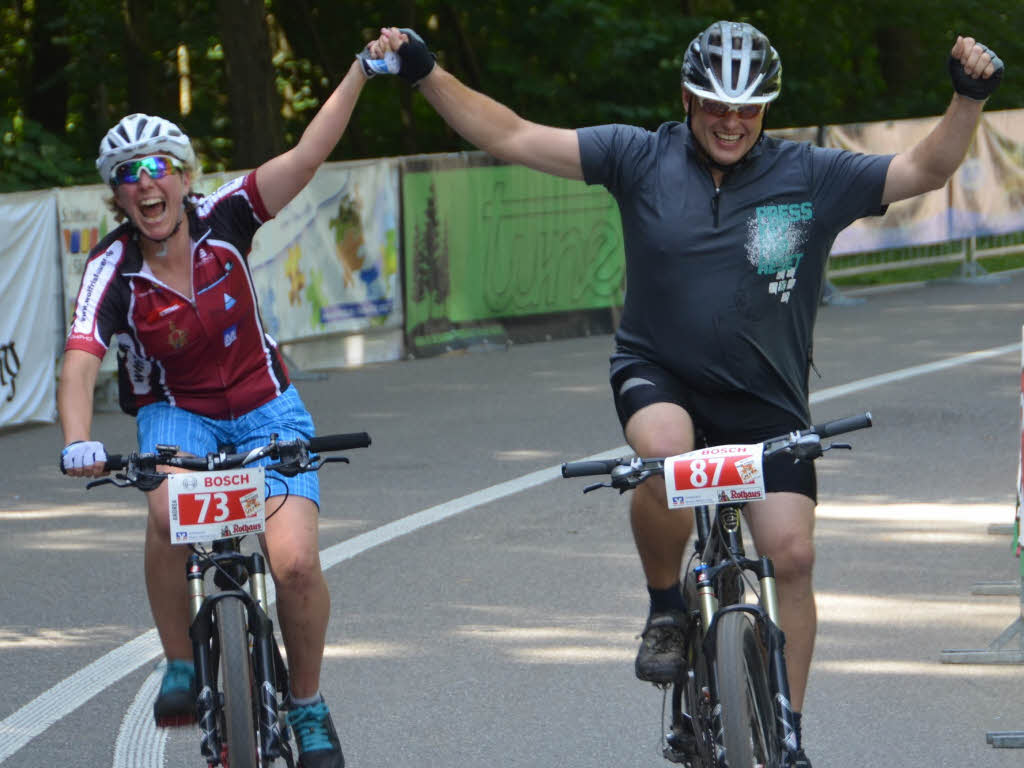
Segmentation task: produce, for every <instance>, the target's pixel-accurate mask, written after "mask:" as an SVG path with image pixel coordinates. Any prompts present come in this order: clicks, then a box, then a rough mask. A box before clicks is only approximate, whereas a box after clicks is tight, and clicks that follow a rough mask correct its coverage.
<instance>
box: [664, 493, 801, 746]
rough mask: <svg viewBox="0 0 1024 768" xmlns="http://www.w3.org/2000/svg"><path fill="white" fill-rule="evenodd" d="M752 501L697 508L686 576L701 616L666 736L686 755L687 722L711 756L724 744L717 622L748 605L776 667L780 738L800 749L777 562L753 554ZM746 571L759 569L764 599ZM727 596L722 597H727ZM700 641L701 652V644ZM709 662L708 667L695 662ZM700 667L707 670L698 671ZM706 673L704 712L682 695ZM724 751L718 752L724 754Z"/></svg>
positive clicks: (772, 674)
mask: <svg viewBox="0 0 1024 768" xmlns="http://www.w3.org/2000/svg"><path fill="white" fill-rule="evenodd" d="M744 506H745V505H743V504H736V505H718V506H695V507H694V508H693V513H694V519H695V527H696V541H695V544H694V549H695V553H696V554H695V559H696V561H697V562H696V564H695V566H694V567H693V568H692V569H690V570H689V572H688V573H687V574H686V575H685V576H684V579H685V583H686V584H687V598H688V600H691V601H694V602H695V604H694V602H691V603H690V610H691V612H693V611H697V612H698V613H699V615H700V621H699V623H698V624H697V626H696V627H695V628H694V629H693V630H692V632H691V637H690V638H689V641H690V643H691V644H692V645H693V648H692V649H691V652H690V654H688V656H687V659H686V662H687V663H686V664H684V665H683V669H682V670H681V672H680V677H679V678H678V679H677V680H676V681H675V682H674V683H673V684H672V725H671V728H670V730H669V733H668V736H667V737H666V740H667V741H668V746H667V747H666V749H665V757H666V758H668V759H669V760H672V761H676V762H677V761H679V758H681V757H682V756H683V755H682V753H681V752H680V747H681V743H680V742H678V741H677V742H676V743H673V736H674V735H678V734H679V733H680V729H684V728H686V729H689V730H690V731H691V732H692V733H693V734H694V736H695V737H696V740H697V748H698V749H699V750H700V751H701V753H702V754H704V755H707V756H710V754H711V753H712V752H715V751H717V749H718V748H720V746H721V745H719V744H717V742H716V741H715V739H714V738H713V734H715V733H718V732H719V731H720V729H721V723H720V722H717V716H716V715H715V714H714V713H715V711H716V707H715V706H714V703H716V702H718V701H719V690H718V680H717V675H716V674H715V663H714V662H715V659H716V648H715V627H716V624H717V621H718V619H719V617H720V616H722V615H723V614H725V613H729V612H737V611H742V612H745V613H749V614H750V615H751V616H753V618H754V621H755V624H756V626H757V629H758V633H759V635H760V637H761V641H762V643H763V644H764V646H765V648H766V649H767V650H768V659H769V675H770V677H771V684H772V692H773V693H774V696H773V701H774V708H775V718H774V719H775V723H776V730H777V736H778V739H779V743H780V744H781V745H782V747H783V749H784V750H785V751H786V752H793V751H795V750H796V749H797V747H798V744H797V737H796V726H795V723H794V717H793V709H792V706H791V704H790V694H789V679H788V676H787V672H786V660H785V656H784V654H783V649H784V646H785V635H784V634H783V632H782V630H781V629H780V628H779V607H778V593H777V590H776V585H775V566H774V564H773V563H772V561H771V560H770V559H769V558H767V557H764V556H762V557H760V558H759V559H757V560H752V559H750V558H747V557H746V554H745V549H744V545H743V528H742V512H743V508H744ZM740 571H749V572H751V573H753V574H754V575H755V576H756V577H757V579H758V582H759V584H760V596H759V601H758V603H757V604H753V603H744V602H741V601H742V597H743V576H742V574H741V573H740ZM691 574H692V576H693V593H692V594H691V593H690V592H689V578H690V575H691ZM720 598H721V599H720ZM698 649H699V653H698V652H697V651H698ZM698 665H702V667H703V669H700V670H697V669H695V668H696V667H697V666H698ZM697 672H699V673H700V675H701V676H702V677H698V675H697ZM698 679H703V681H704V682H706V684H707V691H706V692H705V691H703V690H701V691H697V690H696V689H695V688H691V689H690V691H689V692H690V694H691V695H690V699H691V701H690V706H691V708H694V704H695V703H696V701H697V699H698V697H701V696H702V697H703V698H704V699H705V700H706V701H707V702H709V703H711V704H712V706H710V707H707V708H705V711H704V712H703V714H701V715H698V713H696V712H686V711H684V702H683V695H684V693H685V692H686V691H687V686H695V685H696V682H695V681H696V680H698ZM695 715H696V716H698V718H700V717H703V718H707V717H709V716H710V717H711V718H712V719H713V720H714V722H705V723H701V722H699V719H698V720H695ZM718 758H719V756H718V755H716V756H715V760H716V762H717V760H718Z"/></svg>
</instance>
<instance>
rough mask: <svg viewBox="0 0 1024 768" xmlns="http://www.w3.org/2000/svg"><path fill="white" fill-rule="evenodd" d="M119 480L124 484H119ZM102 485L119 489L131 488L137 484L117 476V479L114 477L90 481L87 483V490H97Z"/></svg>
mask: <svg viewBox="0 0 1024 768" xmlns="http://www.w3.org/2000/svg"><path fill="white" fill-rule="evenodd" d="M119 480H120V481H123V482H119ZM100 485H116V486H117V487H118V488H127V487H129V486H134V485H135V483H134V482H132V481H131V480H129V479H128V478H127V477H125V476H124V475H117V479H115V478H113V477H101V478H100V479H99V480H90V481H89V482H88V483H86V484H85V490H87V491H88V490H89V489H90V488H96V487H97V486H100Z"/></svg>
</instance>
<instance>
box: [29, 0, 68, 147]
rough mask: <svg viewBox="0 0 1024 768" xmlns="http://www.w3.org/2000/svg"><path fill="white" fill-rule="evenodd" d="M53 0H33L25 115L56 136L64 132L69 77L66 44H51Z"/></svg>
mask: <svg viewBox="0 0 1024 768" xmlns="http://www.w3.org/2000/svg"><path fill="white" fill-rule="evenodd" d="M59 14H60V8H58V4H57V3H56V2H54V0H36V3H35V10H34V12H33V16H34V18H33V20H32V37H31V45H32V68H31V73H30V74H29V76H28V83H29V84H30V87H29V88H28V89H27V90H26V99H25V113H26V116H27V117H28V118H29V119H31V120H35V121H36V122H38V123H40V124H41V125H42V126H43V128H45V129H46V130H47V131H49V132H50V133H52V134H54V135H55V136H63V135H64V124H65V122H66V120H67V105H68V81H67V77H66V75H65V73H64V70H65V68H66V67H67V64H68V61H69V60H70V55H69V51H68V49H67V47H66V46H57V45H54V44H53V36H54V34H55V33H56V31H55V30H54V29H52V20H53V19H56V18H59Z"/></svg>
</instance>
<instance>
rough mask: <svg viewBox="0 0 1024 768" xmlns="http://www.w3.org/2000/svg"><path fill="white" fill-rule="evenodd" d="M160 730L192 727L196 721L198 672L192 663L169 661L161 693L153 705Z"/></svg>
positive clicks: (161, 684) (161, 685)
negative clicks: (183, 726) (185, 726)
mask: <svg viewBox="0 0 1024 768" xmlns="http://www.w3.org/2000/svg"><path fill="white" fill-rule="evenodd" d="M153 718H154V719H155V720H156V724H157V727H158V728H174V727H177V726H182V725H191V724H192V723H194V722H195V721H196V670H195V667H194V666H193V665H192V662H191V661H180V660H177V661H168V662H167V668H166V669H165V670H164V679H163V681H162V682H161V683H160V693H159V694H158V695H157V697H156V701H155V702H154V703H153Z"/></svg>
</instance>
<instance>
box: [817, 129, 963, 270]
mask: <svg viewBox="0 0 1024 768" xmlns="http://www.w3.org/2000/svg"><path fill="white" fill-rule="evenodd" d="M938 122H939V119H938V118H937V117H928V118H922V119H919V120H899V121H896V122H882V123H858V124H852V125H832V126H829V127H828V131H827V132H826V138H825V146H828V147H838V148H840V149H848V150H851V151H853V152H864V153H867V154H873V155H890V154H898V153H899V152H902V151H904V150H906V149H910V148H911V147H912V146H914V145H915V144H917V142H919V141H920V140H921V139H923V138H924V137H925V136H927V135H928V133H929V132H930V131H931V130H932V128H934V127H935V125H936V124H937V123H938ZM948 198H949V190H948V189H947V188H946V187H943V188H942V189H937V190H935V191H933V192H928V193H926V194H924V195H918V196H917V197H912V198H910V199H909V200H901V201H899V202H898V203H893V204H892V205H890V206H889V210H888V211H887V212H886V214H885V216H881V217H879V216H869V217H867V218H863V219H858V220H857V221H855V222H854V223H853V224H851V225H850V226H849V227H847V228H846V229H844V230H843V231H842V232H840V233H839V237H837V238H836V241H835V244H834V245H833V247H832V254H833V255H839V254H844V253H862V252H865V251H880V250H883V249H885V248H901V247H904V246H908V245H920V244H924V243H938V242H942V241H945V240H948V239H949V237H950V234H949V232H950V221H949V206H948Z"/></svg>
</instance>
